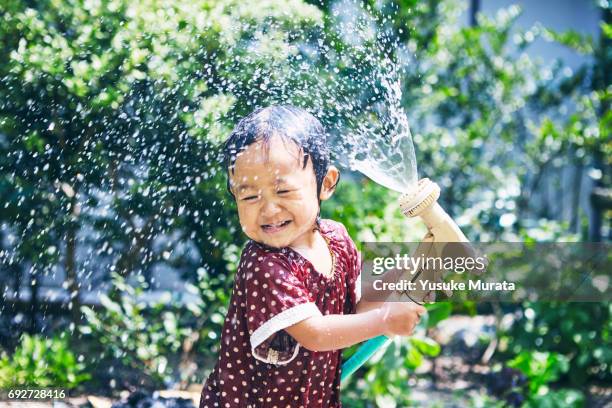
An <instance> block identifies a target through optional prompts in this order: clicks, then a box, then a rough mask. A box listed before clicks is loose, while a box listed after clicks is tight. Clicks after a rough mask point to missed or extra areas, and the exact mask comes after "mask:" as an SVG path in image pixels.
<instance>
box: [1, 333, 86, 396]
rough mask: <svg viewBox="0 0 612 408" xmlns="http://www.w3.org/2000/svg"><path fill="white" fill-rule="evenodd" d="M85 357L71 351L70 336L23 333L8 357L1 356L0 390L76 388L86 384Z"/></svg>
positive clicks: (3, 354) (65, 334) (64, 334)
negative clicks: (16, 388) (19, 341)
mask: <svg viewBox="0 0 612 408" xmlns="http://www.w3.org/2000/svg"><path fill="white" fill-rule="evenodd" d="M90 378H91V375H90V374H88V373H86V372H85V364H84V363H83V356H79V358H78V359H77V357H75V355H74V354H73V353H72V352H71V351H70V345H69V344H68V335H67V333H62V334H60V335H57V336H53V337H50V338H48V337H44V336H40V335H37V336H30V335H28V334H23V335H22V336H21V343H20V345H19V346H18V347H17V349H16V350H15V352H14V353H13V354H12V355H11V356H10V357H9V356H8V355H7V354H6V353H4V352H3V353H2V355H1V356H0V389H7V388H15V387H26V386H30V387H67V388H74V387H76V386H77V385H79V384H80V383H82V382H84V381H87V380H89V379H90Z"/></svg>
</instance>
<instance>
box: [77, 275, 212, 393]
mask: <svg viewBox="0 0 612 408" xmlns="http://www.w3.org/2000/svg"><path fill="white" fill-rule="evenodd" d="M141 279H142V278H141ZM146 287H147V286H146V284H144V283H143V282H142V281H141V280H140V282H139V284H138V285H137V286H132V285H130V284H128V283H126V281H125V279H124V278H122V277H121V276H120V275H118V274H114V276H113V289H112V291H111V294H110V296H107V295H106V294H101V295H100V301H101V303H102V307H101V309H99V310H94V309H92V308H91V307H86V306H83V307H82V311H83V314H84V315H85V317H86V319H87V324H86V325H84V326H81V327H80V331H81V333H83V334H85V335H86V336H89V338H87V337H86V339H87V340H88V341H89V342H91V343H93V344H95V345H96V348H101V353H100V356H101V358H102V359H104V358H110V359H112V361H113V362H115V363H121V364H122V365H124V366H125V367H129V368H132V369H135V370H137V371H138V372H139V373H142V374H143V375H145V376H147V377H150V378H151V379H152V380H153V382H154V383H157V384H162V383H163V382H164V381H165V382H167V383H169V382H172V380H173V379H174V377H173V375H174V376H177V373H176V372H175V368H174V367H172V366H171V365H169V359H170V358H171V356H173V355H175V354H176V353H177V352H178V351H179V350H180V349H181V346H182V345H183V342H184V341H185V340H186V339H188V338H190V337H191V336H192V334H193V329H192V328H191V327H184V326H183V325H182V323H183V322H180V321H178V317H179V316H180V315H179V314H177V313H175V311H173V310H172V308H171V306H172V303H173V302H172V300H173V299H172V296H171V295H170V294H169V293H166V294H165V296H163V297H162V298H161V299H158V300H154V301H150V302H147V301H146V300H145V299H143V295H144V294H145V289H146ZM111 297H113V298H118V299H114V300H113V299H112V298H111ZM175 301H176V299H175ZM195 312H196V313H199V312H200V310H199V309H198V308H196V309H195ZM92 362H93V363H95V364H98V363H99V361H95V360H94V361H92Z"/></svg>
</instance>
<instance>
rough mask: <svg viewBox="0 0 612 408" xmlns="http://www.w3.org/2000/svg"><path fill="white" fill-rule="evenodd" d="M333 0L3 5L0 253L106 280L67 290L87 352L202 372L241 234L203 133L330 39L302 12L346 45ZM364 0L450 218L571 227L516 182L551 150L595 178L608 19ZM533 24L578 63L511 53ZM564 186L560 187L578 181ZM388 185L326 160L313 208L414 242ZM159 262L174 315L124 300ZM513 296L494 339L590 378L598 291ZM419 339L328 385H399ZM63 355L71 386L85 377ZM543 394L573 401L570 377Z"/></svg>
mask: <svg viewBox="0 0 612 408" xmlns="http://www.w3.org/2000/svg"><path fill="white" fill-rule="evenodd" d="M310 3H315V2H310ZM337 3H338V2H336V1H322V2H318V4H321V7H317V6H313V5H310V4H307V2H302V1H299V0H290V1H288V2H286V1H281V0H269V1H265V2H262V3H261V4H258V7H253V6H252V5H249V4H243V2H240V1H236V0H214V1H212V0H211V1H209V0H206V1H196V2H194V1H186V0H179V1H174V2H159V1H154V0H136V1H127V0H112V1H104V2H95V1H94V2H75V1H72V0H53V1H39V2H30V1H24V0H6V1H3V2H2V3H1V4H0V14H1V15H2V25H0V61H1V62H0V101H1V102H0V267H2V268H3V269H4V267H7V268H8V267H9V266H10V267H11V268H17V269H18V270H19V271H20V272H23V273H28V276H29V277H31V278H32V279H31V280H30V284H31V286H32V287H33V288H34V287H35V286H36V285H37V284H38V283H39V282H40V281H41V276H40V275H53V274H55V273H57V272H58V271H62V272H64V273H65V275H66V278H67V279H66V289H67V290H68V293H69V295H70V299H71V300H72V301H74V300H78V299H79V293H80V291H81V290H82V285H83V284H84V283H85V282H87V283H89V279H87V280H86V279H84V276H87V277H88V278H89V276H90V275H89V274H92V275H93V278H92V281H94V282H93V283H92V285H93V286H94V287H95V286H97V284H99V283H101V282H105V281H108V280H109V277H110V276H114V278H113V285H114V286H113V287H114V289H113V292H111V293H110V294H109V295H108V296H104V295H102V296H101V301H102V303H103V305H102V308H100V309H92V308H83V309H80V308H77V307H74V308H73V310H76V311H81V310H82V312H83V313H84V314H85V316H86V318H87V319H88V322H89V323H88V324H87V325H86V326H84V327H82V328H81V330H82V332H83V333H84V334H85V337H84V338H85V339H86V340H87V341H91V342H92V344H95V345H96V347H97V348H99V350H101V353H102V354H101V360H104V359H108V360H111V361H115V360H117V361H121V363H122V364H123V365H124V366H126V367H130V368H132V369H134V370H141V371H142V372H144V373H145V374H146V375H148V376H150V377H151V378H152V379H153V381H155V382H157V383H160V382H163V381H167V382H168V381H172V380H176V379H177V378H178V376H179V373H178V371H181V373H180V374H181V375H182V374H183V370H178V369H177V368H176V366H177V364H178V363H176V362H175V361H172V360H171V358H170V356H174V355H176V354H177V353H179V352H181V353H183V356H184V355H185V354H188V355H189V357H190V358H194V356H196V355H197V356H200V358H201V360H199V361H200V363H201V366H200V367H199V369H198V373H197V375H195V376H193V373H188V374H186V377H183V378H181V380H183V381H194V379H196V380H200V379H201V378H202V376H203V375H205V374H206V371H207V370H209V369H210V368H211V366H212V362H213V361H214V358H215V356H216V352H217V351H218V348H217V347H218V339H219V337H218V336H219V333H220V331H221V325H222V323H223V317H224V316H225V313H226V311H227V303H228V300H229V293H230V288H231V282H232V276H233V273H234V271H235V268H236V263H237V257H238V255H239V251H240V247H241V244H242V243H243V242H244V239H245V238H244V236H243V234H242V233H241V231H240V228H239V226H238V225H237V221H236V217H235V209H234V207H233V203H232V200H231V199H229V196H228V195H227V193H226V191H225V177H224V176H225V174H224V169H222V168H220V167H219V165H218V149H219V142H220V141H221V140H223V139H224V138H225V136H226V135H227V134H228V132H229V130H230V129H231V127H232V126H233V124H234V122H235V121H236V119H237V118H238V117H241V116H242V115H244V114H245V113H247V112H249V111H251V110H252V108H253V106H256V105H259V104H262V103H267V102H269V101H271V100H275V99H274V98H275V97H277V96H278V95H281V96H287V95H285V93H287V92H288V90H291V89H292V87H293V86H297V83H298V82H300V81H301V82H300V83H301V85H300V86H304V84H308V80H309V77H308V75H309V74H303V77H302V76H299V77H293V76H292V75H291V74H292V71H290V70H287V69H286V68H285V67H286V66H287V65H290V64H295V63H296V62H297V61H299V58H312V59H314V60H325V59H326V58H330V59H332V54H333V53H332V52H331V51H330V55H317V54H316V52H314V51H312V50H309V49H308V47H307V46H308V45H310V44H309V41H312V38H315V37H316V35H315V34H317V33H318V32H320V30H324V31H326V32H327V33H328V34H329V35H328V36H327V38H328V39H331V41H330V43H329V44H325V46H327V47H328V48H327V49H328V50H340V49H342V48H343V47H346V46H347V44H344V43H343V42H344V41H345V39H344V38H343V37H342V36H338V34H337V33H336V32H335V30H336V27H332V26H331V25H332V24H335V23H334V22H335V21H336V20H334V19H333V18H326V17H329V16H333V14H334V11H333V10H334V8H333V7H334V6H335V5H336V6H337ZM364 3H365V4H367V5H368V7H367V8H365V10H366V12H367V13H370V14H371V15H372V17H373V19H374V21H375V22H376V24H377V26H376V27H375V28H376V29H377V30H380V31H381V32H384V33H385V34H386V35H387V34H388V35H389V36H392V37H394V38H397V39H398V43H399V47H398V49H397V50H388V51H389V52H390V53H392V54H393V53H396V52H397V54H398V55H395V56H394V57H395V60H397V61H403V65H402V72H403V75H404V77H403V89H402V92H403V99H402V105H403V107H404V108H405V110H406V112H407V114H408V117H409V119H410V121H411V125H412V130H413V132H414V141H415V145H416V150H417V159H418V163H419V171H420V174H421V175H422V176H428V177H431V178H433V179H435V180H436V181H437V182H438V183H439V184H440V185H441V187H442V191H443V195H442V197H441V203H442V204H443V205H444V207H445V208H446V209H447V210H448V211H449V212H450V213H451V214H452V215H453V216H455V217H456V219H457V220H458V222H459V223H460V224H461V226H462V228H464V229H465V231H466V233H467V234H468V236H469V237H470V238H472V239H474V240H482V241H489V240H515V239H518V240H534V241H541V240H560V239H565V238H568V239H570V240H577V239H584V238H585V234H584V233H582V234H576V232H581V231H580V228H579V227H580V226H581V224H582V223H583V222H584V221H582V220H580V217H579V215H580V214H578V215H577V216H576V217H575V220H574V221H573V222H572V223H571V225H567V224H564V223H560V222H557V221H555V220H552V218H554V217H553V214H551V211H550V210H549V208H547V207H546V206H545V207H544V208H537V206H536V204H534V203H535V202H536V201H537V200H535V199H534V198H535V197H536V196H537V194H538V192H539V190H540V189H542V183H543V181H542V180H543V179H544V176H543V175H545V174H550V173H551V172H553V173H554V172H557V171H558V170H559V169H561V168H562V167H563V166H564V165H576V166H578V167H580V168H582V167H587V166H590V167H592V168H593V169H594V171H593V172H592V173H593V174H597V173H598V171H599V174H601V177H602V179H601V182H602V184H604V185H609V182H610V180H609V172H606V171H605V170H606V168H609V167H606V166H610V164H611V163H610V157H612V154H611V153H612V143H610V133H609V131H610V128H612V127H611V126H610V121H611V118H612V113H611V112H610V109H609V105H610V98H611V97H610V84H609V72H612V70H610V47H609V42H610V38H611V33H612V30H611V29H610V25H609V22H604V23H602V38H601V39H600V41H596V40H595V39H592V38H590V37H587V36H582V35H579V34H578V33H575V32H554V31H553V30H550V29H547V28H545V27H542V26H541V25H535V26H534V27H531V28H528V29H526V30H517V29H516V27H515V24H514V23H515V21H516V19H517V18H518V17H519V15H520V8H518V7H516V6H512V7H509V8H507V9H503V10H500V11H499V12H498V13H497V15H495V16H494V17H492V18H488V17H486V16H483V15H480V16H479V18H478V23H479V24H478V25H477V26H474V27H464V26H462V25H461V24H459V19H460V16H461V15H462V13H463V11H464V10H463V9H462V5H465V4H466V2H462V1H458V0H428V1H417V0H402V1H396V0H382V1H380V0H376V1H374V0H368V1H366V2H364ZM600 3H602V4H603V3H605V2H600ZM340 5H341V4H340ZM601 7H602V8H603V7H606V6H603V5H602V6H601ZM602 11H603V12H604V13H608V14H606V15H609V9H606V10H603V9H602ZM349 34H350V33H349ZM311 35H312V36H311ZM538 38H542V39H544V40H546V41H555V42H558V43H561V44H563V45H565V46H567V47H571V48H572V49H575V50H578V51H579V52H581V53H584V54H586V55H588V56H591V57H592V58H590V59H589V62H588V63H587V64H586V65H585V66H583V67H581V68H579V69H578V70H575V71H569V70H568V69H567V67H565V66H563V64H562V63H555V64H552V65H548V66H544V65H542V64H541V63H538V62H537V61H534V60H533V59H531V58H530V57H529V56H528V54H527V53H526V50H527V49H528V47H529V45H530V44H531V43H533V42H534V41H535V40H536V39H538ZM322 49H325V48H322ZM319 51H320V49H319ZM400 54H401V55H400ZM338 65H339V68H341V69H339V70H338V71H337V72H336V71H335V70H332V72H325V73H324V74H321V75H322V76H323V78H314V79H315V80H322V81H323V82H325V81H334V80H336V79H338V80H339V81H345V80H346V79H347V78H349V77H350V75H351V73H352V72H353V70H352V67H351V66H350V65H351V64H350V63H348V64H347V61H338ZM347 65H349V66H347ZM369 68H371V67H368V69H369ZM364 75H366V76H367V75H368V72H365V73H364ZM349 79H350V78H349ZM313 89H314V88H313ZM301 91H304V92H302V93H301V94H300V96H299V98H298V99H299V102H300V103H302V104H306V105H307V104H308V102H310V101H312V100H313V99H316V98H321V95H319V94H318V93H317V91H316V90H312V89H309V88H303V89H300V92H301ZM353 96H355V95H353V94H351V93H350V92H348V94H347V95H343V97H345V98H351V97H353ZM328 102H329V103H330V104H331V103H333V101H328ZM571 194H573V197H572V199H576V197H578V195H579V194H580V188H578V189H577V190H576V191H574V192H572V193H571ZM396 200H397V194H395V193H392V192H389V191H387V190H385V189H384V188H382V187H380V186H378V185H376V184H374V183H373V182H370V181H368V180H363V179H362V178H361V176H359V175H357V174H353V173H350V172H345V173H344V174H343V180H342V182H341V183H340V185H339V187H338V191H337V193H336V194H335V196H334V197H333V198H332V199H331V200H330V201H328V202H325V203H323V207H322V215H323V216H324V217H329V218H332V219H336V220H338V221H340V222H343V223H344V224H345V225H346V226H347V228H348V230H349V232H350V234H351V236H352V237H353V238H354V239H355V240H356V241H358V242H359V241H361V242H364V241H374V240H376V241H400V240H405V241H414V240H418V239H419V238H420V237H422V235H423V234H424V232H425V231H424V228H423V226H422V225H421V224H420V223H418V222H411V221H409V220H406V219H405V217H403V216H402V215H401V214H400V213H399V211H398V210H397V205H396ZM570 228H571V229H572V231H573V232H574V234H568V229H570ZM79 250H80V251H79ZM159 267H162V268H168V269H172V270H173V271H175V272H178V273H179V274H180V275H181V277H182V278H184V279H185V280H186V281H188V282H189V285H188V288H189V290H190V291H191V293H192V294H194V295H196V296H198V297H199V298H200V299H201V300H202V302H201V304H191V303H190V304H187V305H186V307H187V311H185V310H184V309H183V308H182V307H181V308H180V310H179V306H178V304H174V303H172V307H167V306H168V305H163V304H161V303H159V302H158V303H156V304H153V305H147V304H145V303H144V302H143V301H142V299H140V298H139V297H141V296H143V295H144V294H145V292H146V290H148V289H150V288H151V287H152V285H151V284H152V283H153V272H154V271H155V270H156V268H159ZM165 270H167V269H165ZM110 272H114V273H113V274H111V273H110ZM99 275H102V276H99ZM130 275H137V276H144V278H145V280H146V281H147V283H148V285H145V284H144V283H142V282H140V283H138V284H137V286H132V285H130V284H128V283H126V282H127V281H126V280H125V278H126V277H128V276H130ZM177 303H178V302H177ZM465 309H470V310H472V311H473V310H475V309H474V307H473V305H471V306H470V305H467V306H466V307H465ZM521 309H522V310H523V313H522V315H521V317H520V319H519V320H518V322H517V323H516V324H515V325H514V326H513V328H512V329H511V330H510V331H509V332H507V333H505V334H504V335H503V336H502V338H501V339H500V344H501V345H502V349H501V352H502V353H501V355H502V356H503V357H505V358H515V357H516V356H523V357H521V358H522V359H523V360H521V358H519V357H516V360H514V361H515V363H516V364H519V363H520V361H528V360H529V359H530V358H532V359H534V358H535V355H533V354H531V352H532V351H534V350H547V351H549V352H550V353H555V354H551V355H554V356H557V357H556V358H558V359H559V361H561V360H563V359H565V360H567V362H568V365H569V370H567V371H565V372H564V371H562V370H557V371H555V372H556V373H557V374H555V375H558V378H559V380H560V381H564V380H569V382H570V383H571V384H572V385H576V386H578V385H580V384H581V382H582V381H588V380H590V379H601V380H604V381H609V379H610V371H609V367H611V364H612V357H611V356H610V351H609V347H607V346H606V345H607V344H608V343H609V342H610V339H609V331H610V307H609V305H606V304H588V305H576V304H531V303H528V304H525V305H522V306H521ZM449 314H450V309H449V306H448V305H446V304H437V305H435V306H434V307H432V308H431V309H430V324H435V322H437V321H440V320H442V319H444V318H446V317H447V316H448V315H449ZM196 328H197V329H196ZM25 339H26V338H25V337H24V346H23V347H26V346H25V343H26V342H29V343H28V346H27V347H31V348H36V347H38V348H41V347H42V346H40V344H43V343H41V342H43V340H42V339H38V340H33V339H35V338H33V339H30V340H27V341H26V340H25ZM37 341H38V342H39V343H36V342H37ZM49 341H52V340H49ZM33 344H34V345H33ZM35 344H39V345H38V346H36V345H35ZM44 344H46V343H44ZM188 344H191V346H187V345H188ZM23 347H22V349H19V350H24V349H25V348H23ZM45 347H47V346H45ZM48 347H50V346H48ZM48 347H47V348H48ZM55 347H59V346H55ZM42 349H44V347H43V348H42ZM436 350H437V348H436V345H435V344H433V343H431V342H430V341H429V340H422V341H420V342H419V340H417V339H413V340H401V341H400V340H397V341H396V342H394V343H393V345H392V347H391V350H389V351H388V352H387V354H385V355H384V357H383V356H382V355H381V356H379V359H380V360H378V363H374V362H372V363H370V364H369V365H367V366H366V367H365V368H364V369H363V370H362V371H361V372H360V374H361V375H363V376H365V379H366V380H367V381H366V380H359V379H357V376H355V378H354V380H353V382H352V383H351V384H349V387H348V388H347V389H346V396H347V397H346V398H347V401H350V402H351V403H354V404H356V405H357V404H358V403H357V400H361V399H363V398H366V399H369V400H371V401H376V402H377V404H379V405H385V404H388V398H398V401H401V402H405V403H409V401H408V400H409V396H408V394H407V393H406V390H407V389H408V386H407V379H408V376H409V375H411V370H412V369H413V368H415V367H416V366H418V364H419V363H420V361H421V360H422V359H423V358H426V357H427V356H433V355H435V354H437V351H436ZM20 353H21V355H22V357H23V358H25V357H24V352H23V351H20ZM63 353H64V354H65V355H68V354H69V352H67V351H65V352H63ZM349 353H350V351H349ZM25 354H27V353H25ZM17 355H18V353H16V354H15V356H17ZM58 355H62V353H58ZM398 356H399V357H398ZM49 358H52V356H49ZM565 360H564V361H565ZM1 361H2V363H1V364H3V367H4V370H5V371H0V372H4V373H6V372H8V371H6V370H7V369H6V367H8V365H9V363H10V366H11V367H13V366H14V365H15V364H16V363H15V361H16V358H13V360H9V359H8V357H6V356H4V357H3V359H2V360H1ZM7 361H8V362H9V363H7ZM24 361H26V360H24ZM28 361H29V360H28ZM65 361H68V362H70V361H71V360H70V358H69V357H65ZM547 361H548V360H547ZM33 363H34V362H33ZM27 364H30V363H27ZM27 364H26V365H27ZM62 364H63V363H62ZM70 364H72V363H70ZM520 364H523V363H520ZM520 364H519V365H520ZM524 364H527V363H524ZM529 364H531V363H529ZM76 365H77V366H78V364H76ZM35 367H38V366H37V365H35ZM79 370H80V368H79ZM551 370H552V369H551ZM34 372H36V373H38V372H40V370H39V369H38V368H37V369H35V370H34ZM65 372H70V370H69V369H66V370H65ZM72 372H73V375H74V379H75V381H76V382H75V383H74V384H75V385H76V383H78V381H82V380H83V379H85V377H79V375H80V374H78V372H79V371H78V370H76V369H72ZM544 373H547V371H546V368H545V369H544ZM5 375H6V374H5ZM36 375H38V374H36ZM41 375H42V376H43V377H44V376H47V375H49V376H50V374H44V373H43V374H41ZM53 375H56V374H53ZM58 375H59V374H58ZM538 375H540V374H537V375H536V374H533V378H534V381H533V384H536V383H537V381H540V380H537V378H539V377H538ZM548 375H549V374H545V376H548ZM5 378H6V377H5ZM37 378H38V377H37ZM370 380H371V381H370ZM548 380H552V377H550V376H549V377H548V379H547V380H546V381H543V382H541V383H540V385H539V386H538V387H537V390H540V389H542V387H545V386H546V383H547V382H548ZM32 381H34V380H32ZM36 381H45V380H44V379H43V378H42V377H41V378H38V379H36ZM50 381H51V380H50ZM52 381H57V380H56V379H54V378H52ZM39 385H40V384H39ZM564 393H565V394H564ZM383 395H384V396H383ZM547 395H548V396H553V395H554V398H557V397H559V398H574V397H572V395H573V394H571V391H567V392H566V391H558V392H557V391H555V392H554V393H553V391H549V393H548V394H547ZM544 397H545V396H541V395H539V391H538V392H534V393H533V395H532V401H538V403H542V404H544V403H545V401H544V400H543V399H542V400H540V399H539V398H544ZM551 398H553V397H551ZM574 399H575V400H579V398H574ZM401 402H398V403H401ZM534 403H535V402H534Z"/></svg>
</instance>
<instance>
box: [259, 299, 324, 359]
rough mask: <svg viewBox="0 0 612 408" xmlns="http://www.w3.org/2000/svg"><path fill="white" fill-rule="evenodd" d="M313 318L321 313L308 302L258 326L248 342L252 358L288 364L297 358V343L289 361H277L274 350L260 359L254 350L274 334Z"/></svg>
mask: <svg viewBox="0 0 612 408" xmlns="http://www.w3.org/2000/svg"><path fill="white" fill-rule="evenodd" d="M313 316H321V311H320V310H319V308H318V307H317V305H316V304H314V303H312V302H308V303H302V304H300V305H297V306H293V307H292V308H290V309H287V310H284V311H282V312H280V313H279V314H277V315H276V316H273V317H272V318H270V320H268V321H266V322H265V323H264V324H262V325H261V326H259V328H258V329H257V330H255V331H254V332H253V334H252V335H251V338H250V342H251V352H252V353H253V357H255V358H256V359H257V360H260V361H263V362H266V363H272V364H277V365H285V364H287V363H289V362H290V361H291V360H293V359H294V358H295V357H296V356H297V354H298V351H299V349H300V344H299V343H297V342H296V347H295V351H294V352H293V355H292V356H291V358H290V359H288V360H286V361H278V352H277V351H276V350H268V356H267V357H262V356H259V355H257V352H256V350H255V349H256V348H257V347H258V346H259V345H260V344H261V343H263V342H264V341H266V339H268V338H269V337H270V336H271V335H273V334H274V333H276V332H278V331H281V330H283V329H286V328H287V327H289V326H293V325H294V324H296V323H299V322H301V321H302V320H305V319H308V318H309V317H313Z"/></svg>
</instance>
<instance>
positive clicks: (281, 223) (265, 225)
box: [264, 221, 288, 227]
mask: <svg viewBox="0 0 612 408" xmlns="http://www.w3.org/2000/svg"><path fill="white" fill-rule="evenodd" d="M287 223H288V221H281V222H279V223H277V224H264V227H280V226H282V225H284V224H287Z"/></svg>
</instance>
